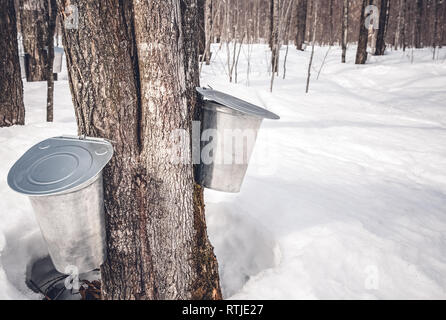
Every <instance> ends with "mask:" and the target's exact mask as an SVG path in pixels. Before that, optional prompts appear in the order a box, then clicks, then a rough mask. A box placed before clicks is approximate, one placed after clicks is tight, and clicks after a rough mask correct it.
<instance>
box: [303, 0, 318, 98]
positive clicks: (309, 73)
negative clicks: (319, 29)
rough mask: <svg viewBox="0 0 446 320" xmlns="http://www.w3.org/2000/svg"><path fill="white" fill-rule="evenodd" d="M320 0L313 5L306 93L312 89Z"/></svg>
mask: <svg viewBox="0 0 446 320" xmlns="http://www.w3.org/2000/svg"><path fill="white" fill-rule="evenodd" d="M317 7H318V0H315V2H314V7H313V39H312V41H311V42H312V44H311V55H310V62H309V63H308V74H307V86H306V88H305V93H308V90H309V89H310V78H311V66H312V65H313V57H314V45H315V43H316V26H317V22H318V21H317V10H318V8H317Z"/></svg>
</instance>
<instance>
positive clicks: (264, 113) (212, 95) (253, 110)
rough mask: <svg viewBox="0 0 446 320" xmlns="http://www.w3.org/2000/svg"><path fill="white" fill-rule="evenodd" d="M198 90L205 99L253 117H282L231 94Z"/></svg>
mask: <svg viewBox="0 0 446 320" xmlns="http://www.w3.org/2000/svg"><path fill="white" fill-rule="evenodd" d="M196 90H197V91H198V93H199V94H201V95H202V96H203V97H204V98H206V99H208V100H212V101H215V102H217V103H219V104H221V105H224V106H226V107H228V108H231V109H233V110H236V111H239V112H241V113H244V114H248V115H252V116H254V117H259V118H266V119H275V120H276V119H280V117H279V116H278V115H277V114H275V113H272V112H270V111H268V110H266V109H263V108H261V107H258V106H256V105H253V104H251V103H249V102H246V101H244V100H241V99H239V98H236V97H233V96H231V95H229V94H226V93H223V92H220V91H217V90H214V89H207V88H200V87H197V88H196Z"/></svg>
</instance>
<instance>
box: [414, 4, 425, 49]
mask: <svg viewBox="0 0 446 320" xmlns="http://www.w3.org/2000/svg"><path fill="white" fill-rule="evenodd" d="M422 18H423V0H417V5H416V14H415V48H422V47H423V43H422V41H421V39H422V34H421V33H422V23H423V20H422Z"/></svg>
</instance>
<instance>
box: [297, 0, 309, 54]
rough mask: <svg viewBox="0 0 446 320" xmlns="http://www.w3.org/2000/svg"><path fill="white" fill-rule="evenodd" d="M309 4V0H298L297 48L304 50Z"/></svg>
mask: <svg viewBox="0 0 446 320" xmlns="http://www.w3.org/2000/svg"><path fill="white" fill-rule="evenodd" d="M307 4H308V0H298V2H297V14H296V15H297V32H296V48H297V49H298V50H304V47H303V45H304V42H305V32H306V25H307Z"/></svg>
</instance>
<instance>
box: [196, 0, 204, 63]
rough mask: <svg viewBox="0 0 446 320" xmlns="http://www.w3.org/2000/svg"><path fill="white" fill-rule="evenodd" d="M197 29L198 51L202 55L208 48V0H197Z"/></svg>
mask: <svg viewBox="0 0 446 320" xmlns="http://www.w3.org/2000/svg"><path fill="white" fill-rule="evenodd" d="M197 5H198V10H197V15H198V19H197V21H196V22H197V29H196V32H197V33H198V35H197V36H198V53H199V54H200V55H202V54H204V53H205V50H206V13H205V11H206V0H197Z"/></svg>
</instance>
